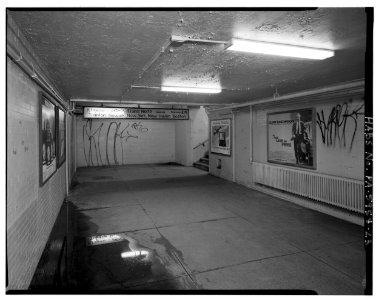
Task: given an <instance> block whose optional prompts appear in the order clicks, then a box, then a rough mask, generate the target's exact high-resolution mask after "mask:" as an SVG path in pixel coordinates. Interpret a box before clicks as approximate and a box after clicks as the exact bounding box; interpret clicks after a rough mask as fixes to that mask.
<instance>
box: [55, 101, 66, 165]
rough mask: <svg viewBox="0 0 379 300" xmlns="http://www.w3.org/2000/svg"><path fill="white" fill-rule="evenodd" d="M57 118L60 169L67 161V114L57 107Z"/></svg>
mask: <svg viewBox="0 0 379 300" xmlns="http://www.w3.org/2000/svg"><path fill="white" fill-rule="evenodd" d="M56 110H57V111H56V116H57V158H58V168H59V167H60V166H61V165H62V163H64V161H65V160H66V114H65V112H64V111H63V110H61V109H60V108H59V107H56Z"/></svg>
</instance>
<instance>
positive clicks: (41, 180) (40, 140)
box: [38, 92, 58, 187]
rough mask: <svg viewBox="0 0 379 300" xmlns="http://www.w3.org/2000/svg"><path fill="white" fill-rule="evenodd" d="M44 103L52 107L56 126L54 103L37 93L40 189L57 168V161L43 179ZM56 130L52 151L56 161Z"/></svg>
mask: <svg viewBox="0 0 379 300" xmlns="http://www.w3.org/2000/svg"><path fill="white" fill-rule="evenodd" d="M44 101H48V102H50V103H51V105H52V106H53V110H54V121H53V123H54V126H56V119H57V115H56V104H55V102H54V101H53V100H52V99H51V98H50V97H49V96H48V95H47V94H46V93H44V92H39V114H38V131H39V132H38V133H39V151H38V154H39V160H38V162H39V186H40V187H42V186H43V185H44V184H45V183H46V182H47V181H49V179H50V178H51V177H52V176H53V175H54V174H55V173H56V172H57V169H58V166H57V160H56V165H55V170H54V171H53V172H52V173H51V174H50V175H49V176H48V177H47V178H45V180H44V179H43V131H42V130H43V127H42V105H43V102H44ZM56 139H57V136H56V128H54V142H55V143H54V148H55V149H54V150H55V157H56V159H57V143H56Z"/></svg>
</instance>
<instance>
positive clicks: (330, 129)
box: [317, 102, 364, 150]
mask: <svg viewBox="0 0 379 300" xmlns="http://www.w3.org/2000/svg"><path fill="white" fill-rule="evenodd" d="M363 110H364V104H361V105H358V106H356V107H353V108H351V107H349V104H348V103H346V102H345V103H344V104H342V105H341V104H338V105H336V106H334V107H333V108H332V109H331V111H330V113H329V115H328V116H327V117H326V118H325V114H324V111H323V110H321V112H317V124H318V127H319V129H320V132H321V138H322V142H323V143H324V144H326V145H327V146H335V145H336V144H337V142H338V143H339V145H340V146H342V147H347V146H348V147H349V150H351V149H352V147H353V142H354V139H355V135H356V132H357V127H358V118H359V116H360V115H364V111H363ZM348 127H349V128H350V130H351V134H347V128H348Z"/></svg>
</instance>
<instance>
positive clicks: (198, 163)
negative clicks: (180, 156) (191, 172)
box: [193, 161, 209, 172]
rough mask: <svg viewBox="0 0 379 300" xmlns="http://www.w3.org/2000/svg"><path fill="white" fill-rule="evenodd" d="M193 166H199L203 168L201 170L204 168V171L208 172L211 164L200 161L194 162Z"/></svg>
mask: <svg viewBox="0 0 379 300" xmlns="http://www.w3.org/2000/svg"><path fill="white" fill-rule="evenodd" d="M193 166H194V167H195V168H198V169H201V170H204V171H207V172H208V171H209V166H208V165H207V164H204V163H201V162H199V161H197V162H194V163H193Z"/></svg>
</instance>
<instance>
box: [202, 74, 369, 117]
mask: <svg viewBox="0 0 379 300" xmlns="http://www.w3.org/2000/svg"><path fill="white" fill-rule="evenodd" d="M364 87H365V81H364V79H359V80H354V81H350V82H344V83H341V84H338V85H333V86H327V87H322V88H318V89H312V90H305V91H301V92H297V93H291V94H287V95H284V96H279V97H276V98H264V99H260V100H252V101H248V102H243V103H241V104H231V105H229V106H226V107H222V108H214V109H210V110H209V111H210V112H215V111H219V110H224V109H234V108H241V107H245V106H249V105H259V104H266V103H270V102H278V101H283V100H291V99H296V98H303V99H310V98H315V97H318V96H324V95H333V93H337V92H343V91H350V90H354V92H355V93H359V92H363V91H364Z"/></svg>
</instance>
